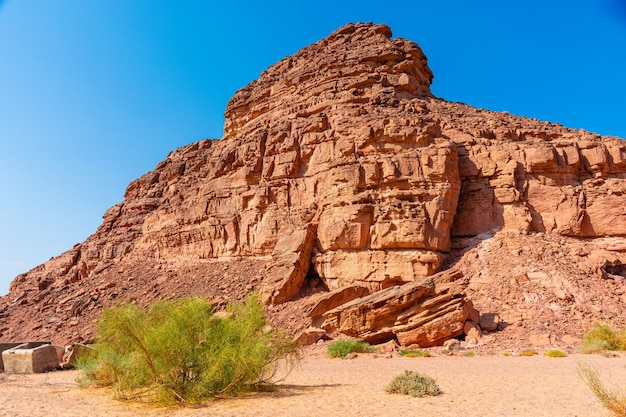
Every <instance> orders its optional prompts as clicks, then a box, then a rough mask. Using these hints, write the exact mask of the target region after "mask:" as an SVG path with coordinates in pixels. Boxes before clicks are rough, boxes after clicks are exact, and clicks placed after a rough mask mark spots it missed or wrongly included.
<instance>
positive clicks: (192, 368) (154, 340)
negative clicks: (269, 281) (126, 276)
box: [78, 295, 299, 404]
mask: <svg viewBox="0 0 626 417" xmlns="http://www.w3.org/2000/svg"><path fill="white" fill-rule="evenodd" d="M228 312H229V314H228V317H229V318H218V317H215V316H214V315H213V314H212V307H211V305H210V303H208V302H207V301H206V300H204V299H201V298H189V299H184V300H177V301H158V302H155V303H153V304H152V305H151V306H150V308H149V309H147V310H146V309H141V308H139V307H138V306H137V305H136V304H134V303H128V304H122V305H120V306H119V307H116V308H111V309H107V310H105V311H104V312H103V313H102V316H101V317H100V319H99V321H98V323H97V325H96V329H97V334H98V335H97V340H96V344H95V346H94V352H93V354H91V355H88V356H85V357H83V358H81V359H80V360H79V363H78V367H79V369H81V370H82V376H81V378H79V382H80V383H81V384H83V385H90V384H93V385H96V386H112V387H113V388H114V389H115V391H116V395H117V397H118V398H123V399H136V400H142V401H147V402H156V403H165V404H171V403H176V402H179V403H197V402H200V401H202V400H204V399H208V398H212V397H215V396H218V395H228V394H230V395H234V394H237V393H238V392H241V391H245V390H253V389H257V388H259V386H260V385H262V384H267V383H271V381H272V379H273V377H274V375H275V371H276V367H277V364H278V361H279V360H281V359H288V362H287V364H288V367H289V366H292V365H294V364H295V362H296V361H297V359H298V357H299V356H298V355H299V348H298V346H297V345H296V344H295V343H294V342H292V340H291V339H290V338H289V337H288V336H287V335H286V334H284V333H283V332H280V331H278V330H273V331H268V330H267V329H266V326H265V319H264V314H263V308H262V306H261V304H260V302H259V297H258V295H250V296H249V297H248V298H247V299H246V301H245V304H243V305H235V304H231V305H229V306H228Z"/></svg>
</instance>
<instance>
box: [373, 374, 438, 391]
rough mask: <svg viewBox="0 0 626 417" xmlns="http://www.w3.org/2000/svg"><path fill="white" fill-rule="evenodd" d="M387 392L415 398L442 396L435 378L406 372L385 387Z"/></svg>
mask: <svg viewBox="0 0 626 417" xmlns="http://www.w3.org/2000/svg"><path fill="white" fill-rule="evenodd" d="M385 391H387V392H388V393H390V394H404V395H411V396H413V397H423V396H425V395H439V394H441V390H440V389H439V386H437V382H436V381H435V380H434V379H433V378H431V377H429V376H428V375H425V374H421V373H419V372H413V371H404V373H403V374H400V375H398V376H396V377H395V378H394V379H393V380H392V381H391V382H390V383H389V385H387V387H385Z"/></svg>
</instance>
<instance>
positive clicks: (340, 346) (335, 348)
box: [326, 339, 372, 358]
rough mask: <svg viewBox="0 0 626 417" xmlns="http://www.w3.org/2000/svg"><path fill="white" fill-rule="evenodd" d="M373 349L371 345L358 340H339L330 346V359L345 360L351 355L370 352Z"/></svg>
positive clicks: (328, 353) (328, 352)
mask: <svg viewBox="0 0 626 417" xmlns="http://www.w3.org/2000/svg"><path fill="white" fill-rule="evenodd" d="M371 349H372V347H371V346H370V344H369V343H366V342H362V341H360V340H357V339H350V340H337V341H335V342H333V343H331V344H330V345H328V351H327V353H326V354H327V355H328V357H329V358H345V357H347V356H348V355H349V354H351V353H353V352H354V353H362V352H369V351H370V350H371Z"/></svg>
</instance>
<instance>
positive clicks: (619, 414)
mask: <svg viewBox="0 0 626 417" xmlns="http://www.w3.org/2000/svg"><path fill="white" fill-rule="evenodd" d="M578 374H579V375H580V377H581V378H582V379H583V381H585V383H586V384H587V386H588V387H589V388H590V389H591V392H593V394H594V395H595V396H596V398H598V400H599V401H600V403H601V404H602V405H603V406H604V407H605V408H606V409H607V410H609V411H610V412H611V413H612V414H613V415H614V416H615V417H626V392H624V391H623V390H621V389H619V388H615V387H607V386H606V385H604V384H603V383H602V381H600V376H599V374H598V371H596V370H595V369H594V368H593V367H591V366H590V365H589V364H586V363H579V364H578Z"/></svg>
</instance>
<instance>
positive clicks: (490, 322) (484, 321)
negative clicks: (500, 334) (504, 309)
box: [480, 313, 500, 332]
mask: <svg viewBox="0 0 626 417" xmlns="http://www.w3.org/2000/svg"><path fill="white" fill-rule="evenodd" d="M499 324H500V316H499V315H498V314H497V313H483V314H482V315H481V316H480V328H481V329H483V330H485V331H487V332H492V331H494V330H497V329H498V325H499Z"/></svg>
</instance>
